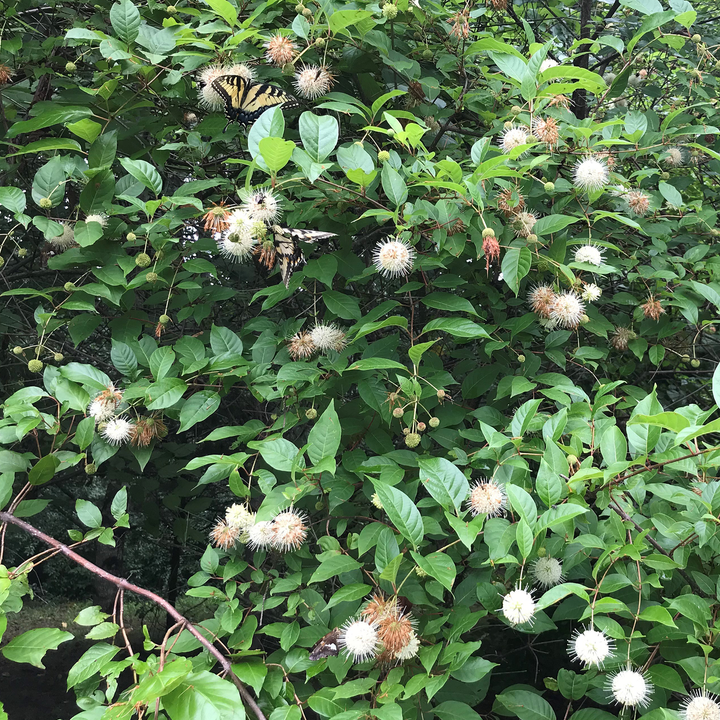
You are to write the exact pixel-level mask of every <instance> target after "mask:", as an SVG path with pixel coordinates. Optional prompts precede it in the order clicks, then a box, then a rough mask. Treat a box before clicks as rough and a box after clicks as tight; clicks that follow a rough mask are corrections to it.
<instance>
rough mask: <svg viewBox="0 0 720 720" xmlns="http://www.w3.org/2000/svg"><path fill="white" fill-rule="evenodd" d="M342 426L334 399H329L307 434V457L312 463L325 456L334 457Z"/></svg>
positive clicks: (318, 462)
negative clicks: (328, 402)
mask: <svg viewBox="0 0 720 720" xmlns="http://www.w3.org/2000/svg"><path fill="white" fill-rule="evenodd" d="M341 436H342V428H341V427H340V420H339V418H338V414H337V412H336V411H335V400H331V401H330V404H329V405H328V406H327V408H325V411H324V412H323V414H322V415H321V416H320V418H319V419H318V420H317V422H316V423H315V425H313V427H312V430H310V433H309V434H308V450H307V453H308V457H309V458H310V462H311V463H312V464H313V465H318V464H320V462H322V460H324V459H325V458H334V457H335V455H336V454H337V451H338V448H339V447H340V439H341Z"/></svg>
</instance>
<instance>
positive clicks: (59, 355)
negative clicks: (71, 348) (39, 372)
mask: <svg viewBox="0 0 720 720" xmlns="http://www.w3.org/2000/svg"><path fill="white" fill-rule="evenodd" d="M64 359H65V356H64V355H63V354H62V353H55V354H54V355H53V360H54V361H55V362H62V361H63V360H64Z"/></svg>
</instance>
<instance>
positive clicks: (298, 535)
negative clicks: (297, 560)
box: [270, 508, 307, 552]
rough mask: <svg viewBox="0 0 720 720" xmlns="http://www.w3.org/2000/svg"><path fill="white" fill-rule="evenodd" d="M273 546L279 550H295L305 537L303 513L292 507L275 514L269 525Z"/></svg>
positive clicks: (305, 526)
mask: <svg viewBox="0 0 720 720" xmlns="http://www.w3.org/2000/svg"><path fill="white" fill-rule="evenodd" d="M270 530H271V532H272V538H273V539H272V544H273V547H274V548H276V549H277V550H280V551H281V552H290V551H291V550H297V549H298V548H299V547H300V546H301V545H302V544H303V543H304V542H305V538H306V537H307V525H306V524H305V515H304V514H303V513H301V512H298V511H297V510H294V509H293V508H290V509H289V510H285V511H284V512H281V513H280V514H279V515H276V516H275V519H274V520H273V521H272V524H271V526H270Z"/></svg>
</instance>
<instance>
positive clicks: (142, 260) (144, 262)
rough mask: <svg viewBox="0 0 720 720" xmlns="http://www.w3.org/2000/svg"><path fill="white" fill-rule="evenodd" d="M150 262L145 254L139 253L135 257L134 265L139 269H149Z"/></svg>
mask: <svg viewBox="0 0 720 720" xmlns="http://www.w3.org/2000/svg"><path fill="white" fill-rule="evenodd" d="M151 262H152V260H151V259H150V256H149V255H148V254H147V253H140V254H138V255H136V256H135V264H136V265H137V266H138V267H140V268H146V267H150V263H151Z"/></svg>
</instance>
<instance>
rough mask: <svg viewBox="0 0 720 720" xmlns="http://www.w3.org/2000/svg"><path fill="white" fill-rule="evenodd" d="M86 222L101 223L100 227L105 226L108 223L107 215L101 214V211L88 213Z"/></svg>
mask: <svg viewBox="0 0 720 720" xmlns="http://www.w3.org/2000/svg"><path fill="white" fill-rule="evenodd" d="M85 222H86V223H91V222H95V223H97V224H98V225H100V227H105V226H106V225H107V215H101V214H99V213H97V214H95V215H88V216H87V217H86V218H85Z"/></svg>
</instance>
